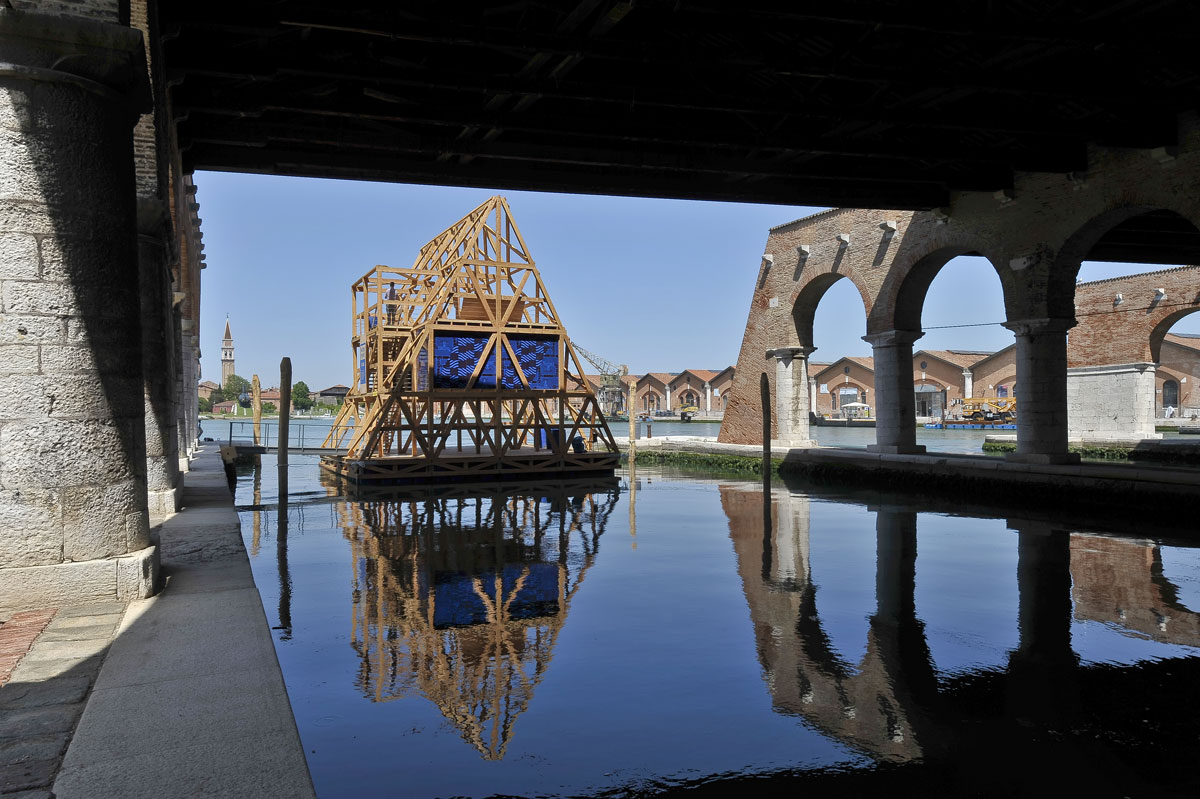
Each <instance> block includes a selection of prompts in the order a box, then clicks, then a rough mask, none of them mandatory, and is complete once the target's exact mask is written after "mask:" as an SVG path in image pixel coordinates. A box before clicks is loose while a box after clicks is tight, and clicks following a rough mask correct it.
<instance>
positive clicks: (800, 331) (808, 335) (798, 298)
mask: <svg viewBox="0 0 1200 799" xmlns="http://www.w3.org/2000/svg"><path fill="white" fill-rule="evenodd" d="M843 279H845V280H849V281H850V282H851V283H853V284H854V288H855V289H857V290H858V296H859V297H860V298H861V299H862V301H863V311H864V314H865V315H868V316H869V315H870V312H871V306H872V304H873V296H872V294H871V291H870V289H868V288H867V286H866V284H865V282H864V281H863V279H862V277H861V276H859V275H857V274H855V272H854V270H852V269H849V270H845V271H837V272H835V271H832V270H831V269H829V268H828V266H827V267H826V268H825V269H824V270H822V271H814V272H813V273H811V274H808V275H806V276H805V278H804V279H803V280H802V281H801V283H800V284H799V286H798V287H797V289H796V291H795V293H794V294H793V295H792V324H793V326H794V327H795V331H794V335H795V336H796V338H795V340H794V341H793V342H792V343H793V344H794V345H796V346H801V347H815V346H816V342H814V341H813V320H814V319H815V318H816V315H817V306H818V305H819V304H820V302H821V298H822V297H824V296H825V292H827V291H829V289H830V288H831V287H832V286H833V284H834V283H837V282H838V281H839V280H843ZM863 332H866V331H863Z"/></svg>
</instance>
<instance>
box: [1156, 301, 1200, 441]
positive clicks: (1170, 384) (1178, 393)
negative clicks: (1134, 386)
mask: <svg viewBox="0 0 1200 799" xmlns="http://www.w3.org/2000/svg"><path fill="white" fill-rule="evenodd" d="M1150 347H1151V357H1153V358H1154V363H1155V383H1156V385H1155V391H1154V415H1155V419H1156V421H1157V422H1159V423H1162V422H1163V421H1164V420H1166V421H1167V424H1176V423H1178V421H1176V422H1171V421H1170V420H1188V421H1191V420H1194V419H1200V394H1197V393H1196V392H1195V389H1196V383H1197V381H1200V313H1192V312H1189V313H1187V314H1183V315H1172V317H1168V318H1167V319H1166V320H1164V321H1163V323H1162V324H1161V325H1160V326H1159V328H1157V329H1155V331H1154V332H1153V333H1152V334H1151V342H1150Z"/></svg>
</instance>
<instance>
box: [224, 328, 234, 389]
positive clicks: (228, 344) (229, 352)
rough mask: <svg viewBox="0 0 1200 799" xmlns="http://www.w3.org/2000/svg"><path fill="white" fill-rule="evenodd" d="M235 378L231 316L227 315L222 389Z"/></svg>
mask: <svg viewBox="0 0 1200 799" xmlns="http://www.w3.org/2000/svg"><path fill="white" fill-rule="evenodd" d="M232 376H233V334H232V333H230V332H229V314H226V315H225V340H224V341H222V342H221V388H224V387H225V386H226V384H227V383H228V382H229V378H230V377H232Z"/></svg>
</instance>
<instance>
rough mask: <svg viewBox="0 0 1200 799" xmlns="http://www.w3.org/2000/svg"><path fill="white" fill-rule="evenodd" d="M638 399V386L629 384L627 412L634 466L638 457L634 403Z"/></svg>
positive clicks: (630, 456)
mask: <svg viewBox="0 0 1200 799" xmlns="http://www.w3.org/2000/svg"><path fill="white" fill-rule="evenodd" d="M636 399H637V385H636V384H634V383H630V384H629V401H628V402H627V403H626V405H627V407H626V411H627V412H628V413H629V463H630V465H632V464H633V460H634V458H636V457H637V417H636V416H634V415H633V403H634V401H635V400H636Z"/></svg>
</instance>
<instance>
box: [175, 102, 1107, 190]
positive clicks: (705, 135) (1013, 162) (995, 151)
mask: <svg viewBox="0 0 1200 799" xmlns="http://www.w3.org/2000/svg"><path fill="white" fill-rule="evenodd" d="M257 99H258V100H259V101H261V103H262V104H259V103H258V102H256V101H255V98H254V97H253V96H252V97H249V98H247V97H246V96H245V95H240V96H239V100H238V103H237V104H236V105H234V104H232V103H230V102H229V100H222V98H220V97H214V96H212V93H208V92H202V91H197V92H192V91H190V90H189V91H182V92H180V93H179V94H178V95H177V97H176V98H175V101H174V105H175V107H176V109H177V111H178V112H180V113H181V114H184V115H187V116H189V117H190V116H196V117H200V116H205V115H213V116H230V117H251V118H255V117H258V118H290V119H293V120H295V121H296V122H297V123H298V124H302V125H309V126H316V125H318V124H319V123H318V121H317V120H320V119H322V118H326V119H330V120H334V119H336V120H360V121H362V122H365V123H368V124H369V123H371V122H375V123H383V124H385V125H387V126H388V127H389V128H391V132H392V133H394V134H395V135H397V136H404V135H408V131H407V130H406V129H405V126H409V127H412V126H432V127H453V128H458V127H465V126H469V125H484V126H489V127H493V128H502V129H505V130H508V131H511V132H512V133H513V134H515V135H519V136H535V137H536V136H547V137H553V138H556V139H558V138H562V139H566V140H568V141H570V140H577V141H586V142H589V143H591V144H597V143H602V142H603V143H607V145H608V146H617V145H620V144H624V145H637V146H638V147H646V146H661V147H673V148H681V149H684V150H688V149H690V150H707V151H711V150H733V151H737V152H739V153H741V152H745V151H747V150H756V151H761V152H762V153H764V154H776V155H781V156H782V155H788V154H791V153H797V152H802V153H805V154H808V155H837V156H857V157H863V158H872V159H877V158H893V159H894V158H906V159H914V160H921V161H951V160H953V161H960V162H962V163H963V164H964V165H966V166H973V165H983V164H999V165H1004V166H1008V167H1015V168H1018V169H1023V170H1028V171H1051V172H1071V171H1082V170H1084V169H1085V168H1086V162H1087V157H1086V148H1085V147H1084V146H1083V145H1082V143H1078V144H1073V143H1070V142H1064V141H1061V140H1054V141H1051V142H1044V141H1037V142H1033V143H1030V144H1028V145H1025V146H1017V147H999V146H987V145H979V146H972V145H966V144H963V143H962V142H961V139H959V138H956V137H950V136H947V135H946V134H944V133H942V132H939V131H935V132H927V131H922V132H919V133H918V134H917V135H916V140H915V141H913V142H906V141H904V140H901V139H900V138H899V137H898V136H897V135H893V136H891V137H886V136H884V137H879V136H876V137H872V138H864V139H856V138H851V137H849V136H842V137H836V138H821V137H817V136H814V135H811V134H808V133H806V130H805V127H804V126H803V125H799V124H796V125H789V126H784V127H783V129H782V130H781V131H778V132H774V133H771V134H769V135H756V134H754V133H753V132H750V131H747V130H745V129H730V128H725V129H722V128H720V127H718V126H706V127H700V126H680V125H678V124H676V125H667V124H658V125H652V124H647V123H643V124H641V125H639V126H636V127H634V126H629V125H625V124H622V123H621V121H620V120H614V119H612V118H611V117H610V116H608V115H603V114H600V115H596V116H584V115H570V116H563V115H546V116H544V117H538V116H532V115H528V114H519V115H518V114H504V113H499V114H497V113H480V114H471V113H466V112H462V111H457V110H455V109H452V108H440V109H433V108H431V107H430V106H428V105H424V104H417V105H412V106H404V107H400V108H397V110H395V111H390V110H389V111H388V112H386V113H369V112H367V111H366V110H365V109H366V108H368V107H370V106H372V105H375V106H376V107H377V106H378V104H371V103H369V102H367V100H363V101H362V102H361V103H360V104H356V106H355V107H349V108H348V107H339V106H338V105H335V104H330V103H321V104H318V103H316V102H313V103H310V104H307V105H300V104H295V105H266V103H268V102H270V101H271V100H272V96H271V95H270V94H269V93H261V94H259V95H258V98H257ZM331 124H332V123H331ZM336 124H337V125H338V126H339V129H344V124H345V123H344V121H339V122H338V123H336ZM910 135H911V134H910Z"/></svg>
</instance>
